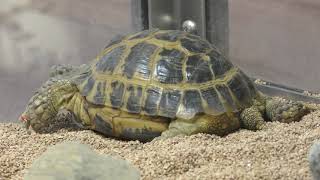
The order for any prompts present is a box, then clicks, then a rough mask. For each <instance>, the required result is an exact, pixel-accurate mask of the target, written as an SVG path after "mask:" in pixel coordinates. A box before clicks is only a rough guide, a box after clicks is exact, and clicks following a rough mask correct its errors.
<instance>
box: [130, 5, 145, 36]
mask: <svg viewBox="0 0 320 180" xmlns="http://www.w3.org/2000/svg"><path fill="white" fill-rule="evenodd" d="M148 17H149V13H148V0H131V23H132V28H133V30H134V31H141V30H144V29H148V28H149V22H148Z"/></svg>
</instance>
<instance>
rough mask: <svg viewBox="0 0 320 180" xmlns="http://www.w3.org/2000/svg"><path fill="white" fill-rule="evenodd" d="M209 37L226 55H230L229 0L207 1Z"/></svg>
mask: <svg viewBox="0 0 320 180" xmlns="http://www.w3.org/2000/svg"><path fill="white" fill-rule="evenodd" d="M206 31H207V39H208V40H209V41H210V42H211V43H213V44H215V45H216V46H217V47H218V48H219V49H220V50H221V51H222V52H223V53H224V54H225V55H226V56H228V55H229V5H228V0H207V1H206Z"/></svg>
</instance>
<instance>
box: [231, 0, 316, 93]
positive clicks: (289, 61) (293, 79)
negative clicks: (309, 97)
mask: <svg viewBox="0 0 320 180" xmlns="http://www.w3.org/2000/svg"><path fill="white" fill-rule="evenodd" d="M229 5H230V55H231V59H232V60H233V61H234V62H235V63H236V64H238V65H240V66H241V67H242V68H243V69H245V70H246V71H247V72H248V73H249V74H251V75H252V76H254V77H258V78H261V79H265V80H267V81H272V82H275V83H278V84H284V85H287V86H291V87H295V88H299V89H305V90H313V91H318V92H320V83H319V82H320V81H319V80H320V71H319V68H320V60H319V58H320V36H319V33H320V21H319V19H320V1H317V0H306V1H301V0H290V1H277V0H272V1H270V0H262V1H256V0H245V1H229Z"/></svg>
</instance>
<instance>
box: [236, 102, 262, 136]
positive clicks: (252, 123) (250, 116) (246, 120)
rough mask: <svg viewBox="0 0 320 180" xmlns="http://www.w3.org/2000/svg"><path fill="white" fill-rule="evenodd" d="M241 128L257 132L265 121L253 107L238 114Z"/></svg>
mask: <svg viewBox="0 0 320 180" xmlns="http://www.w3.org/2000/svg"><path fill="white" fill-rule="evenodd" d="M240 122H241V127H243V128H245V129H249V130H259V129H261V128H262V126H263V124H265V121H264V120H263V117H262V114H261V112H260V111H259V109H258V108H257V107H255V106H252V107H250V108H246V109H244V110H243V111H242V112H241V114H240Z"/></svg>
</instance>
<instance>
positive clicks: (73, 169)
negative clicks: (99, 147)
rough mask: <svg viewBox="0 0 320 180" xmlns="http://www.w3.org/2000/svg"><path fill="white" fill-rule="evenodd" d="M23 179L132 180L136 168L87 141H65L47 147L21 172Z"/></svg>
mask: <svg viewBox="0 0 320 180" xmlns="http://www.w3.org/2000/svg"><path fill="white" fill-rule="evenodd" d="M24 179H25V180H44V179H45V180H107V179H110V180H111V179H112V180H117V179H119V180H120V179H121V180H136V179H140V173H139V171H138V169H136V168H134V167H132V166H131V165H130V164H129V163H128V162H127V161H125V160H122V159H119V158H115V157H111V156H109V155H99V154H97V153H95V152H94V151H93V150H91V149H90V147H89V146H88V145H84V144H80V143H77V142H65V143H62V144H58V145H55V146H53V147H49V148H48V150H47V151H46V152H44V153H43V154H42V155H41V156H40V157H39V158H37V159H36V160H35V161H34V162H33V164H32V166H31V168H30V169H29V170H28V171H27V173H26V174H25V176H24Z"/></svg>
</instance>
